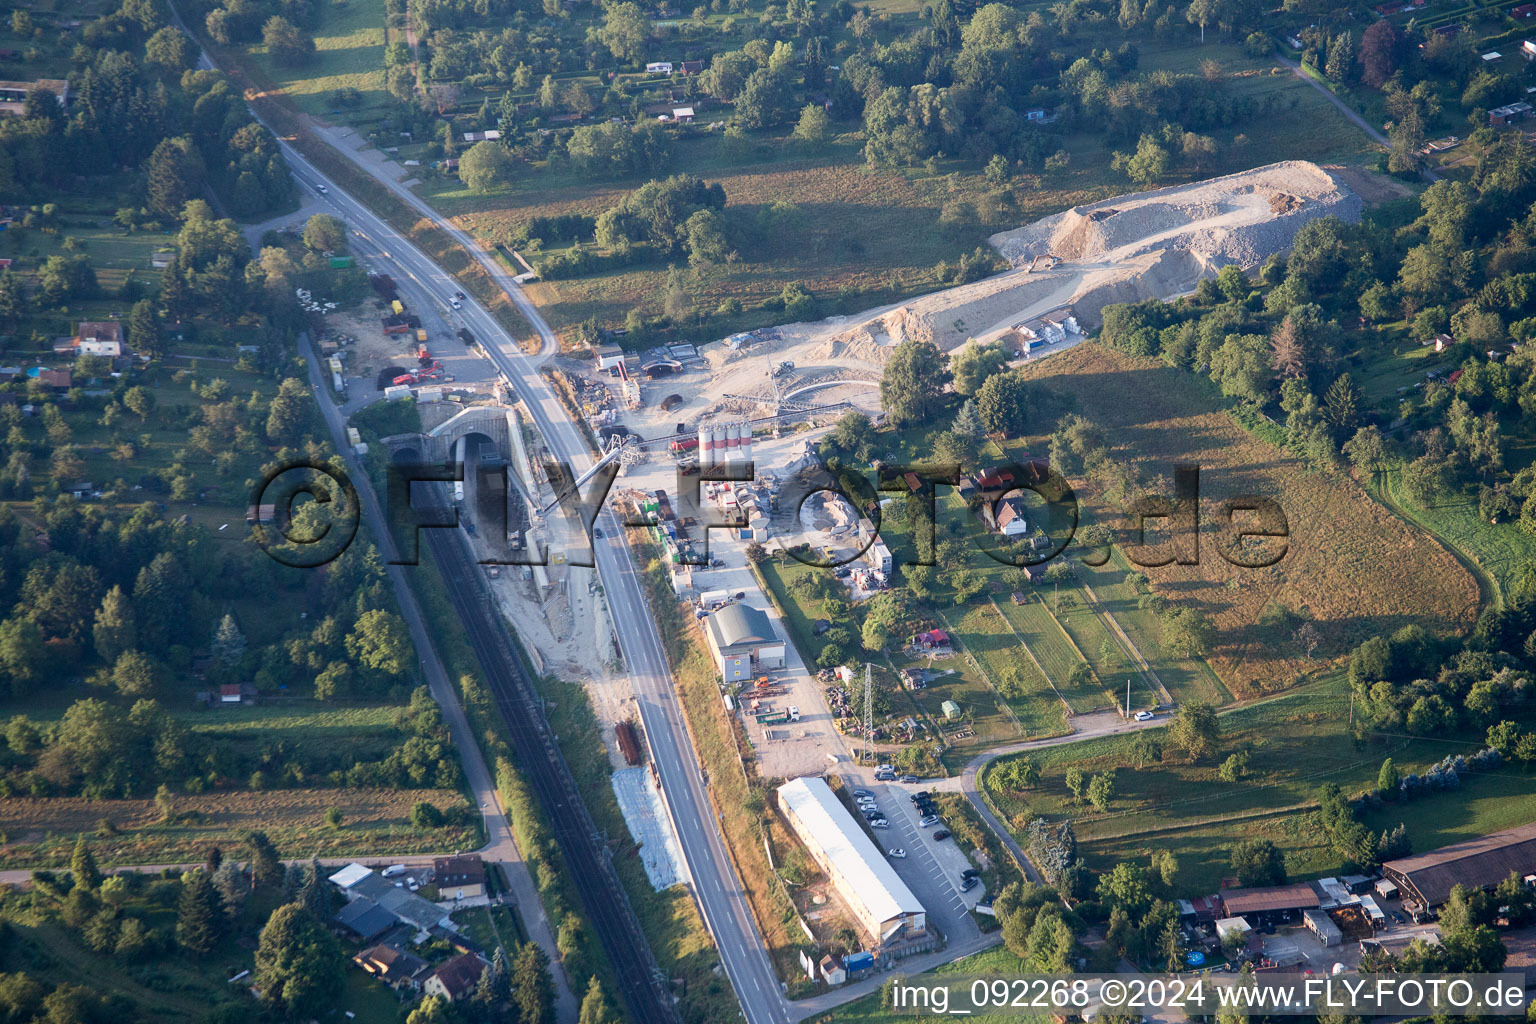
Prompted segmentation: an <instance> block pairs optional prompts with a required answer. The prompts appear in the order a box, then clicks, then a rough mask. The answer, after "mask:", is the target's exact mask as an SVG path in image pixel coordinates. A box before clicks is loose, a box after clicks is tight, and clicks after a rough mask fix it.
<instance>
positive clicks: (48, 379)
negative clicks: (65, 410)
mask: <svg viewBox="0 0 1536 1024" xmlns="http://www.w3.org/2000/svg"><path fill="white" fill-rule="evenodd" d="M37 379H38V380H40V381H42V382H43V383H44V384H46V385H48V386H49V387H51V388H53V389H54V390H55V391H68V390H69V389H70V388H72V387H74V386H75V374H74V371H73V370H39V371H38V373H37Z"/></svg>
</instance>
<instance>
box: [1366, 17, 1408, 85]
mask: <svg viewBox="0 0 1536 1024" xmlns="http://www.w3.org/2000/svg"><path fill="white" fill-rule="evenodd" d="M1401 48H1402V37H1401V36H1399V35H1398V31H1397V28H1396V26H1394V25H1393V24H1392V23H1391V22H1390V21H1388V20H1387V19H1385V18H1383V19H1381V20H1380V21H1373V22H1371V24H1370V27H1369V28H1367V29H1366V30H1365V33H1364V35H1362V36H1361V37H1360V66H1361V69H1362V70H1361V76H1360V77H1361V78H1362V79H1364V81H1365V84H1366V85H1369V86H1370V87H1371V88H1373V89H1380V88H1381V87H1382V86H1383V85H1385V84H1386V82H1387V79H1389V78H1391V77H1392V73H1393V72H1394V71H1396V70H1397V62H1398V54H1399V51H1400V50H1401Z"/></svg>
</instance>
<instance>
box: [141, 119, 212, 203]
mask: <svg viewBox="0 0 1536 1024" xmlns="http://www.w3.org/2000/svg"><path fill="white" fill-rule="evenodd" d="M202 178H203V160H202V157H201V156H200V155H199V154H198V150H197V147H196V145H194V144H193V142H192V140H191V139H190V138H188V137H187V136H185V135H178V136H176V137H174V138H169V139H163V140H161V142H160V144H159V145H157V146H156V147H155V150H154V152H153V153H151V154H150V155H149V161H148V162H147V163H146V164H145V165H144V180H145V186H144V188H145V192H144V197H145V202H146V205H147V206H148V207H149V209H150V212H152V213H154V214H156V215H158V216H159V217H161V218H162V219H164V220H179V219H180V218H181V214H182V209H183V207H185V206H186V204H187V201H188V200H190V199H193V198H194V197H196V196H197V194H198V193H199V191H201V187H202Z"/></svg>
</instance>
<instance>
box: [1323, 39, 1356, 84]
mask: <svg viewBox="0 0 1536 1024" xmlns="http://www.w3.org/2000/svg"><path fill="white" fill-rule="evenodd" d="M1354 62H1355V34H1354V33H1353V32H1344V33H1341V34H1340V35H1336V36H1334V37H1333V40H1332V41H1331V42H1330V43H1329V44H1328V59H1327V61H1326V62H1325V64H1324V65H1323V71H1324V73H1326V74H1327V75H1328V78H1329V80H1330V81H1334V82H1343V81H1344V80H1345V79H1346V78H1348V77H1349V69H1350V67H1351V66H1352V65H1353V64H1354Z"/></svg>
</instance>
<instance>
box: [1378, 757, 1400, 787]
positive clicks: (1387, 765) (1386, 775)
mask: <svg viewBox="0 0 1536 1024" xmlns="http://www.w3.org/2000/svg"><path fill="white" fill-rule="evenodd" d="M1397 784H1398V775H1397V765H1395V764H1393V763H1392V759H1391V758H1390V757H1389V758H1387V759H1386V760H1385V761H1383V762H1381V771H1379V772H1377V773H1376V792H1378V793H1388V794H1392V793H1396V792H1397Z"/></svg>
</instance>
